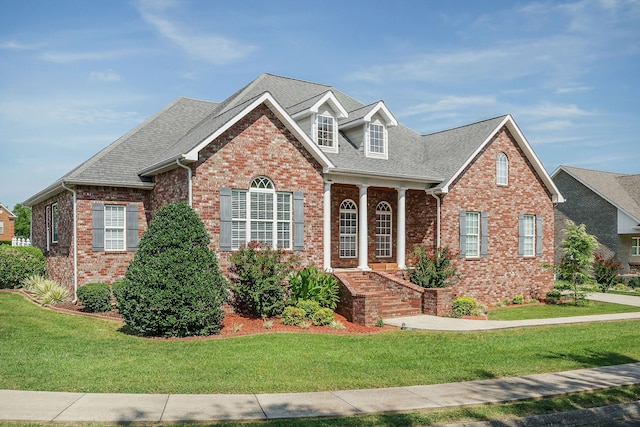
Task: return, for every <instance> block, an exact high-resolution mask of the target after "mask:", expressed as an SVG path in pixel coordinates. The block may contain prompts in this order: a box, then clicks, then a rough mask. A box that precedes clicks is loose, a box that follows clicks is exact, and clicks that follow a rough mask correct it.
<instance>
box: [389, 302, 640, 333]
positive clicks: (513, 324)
mask: <svg viewBox="0 0 640 427" xmlns="http://www.w3.org/2000/svg"><path fill="white" fill-rule="evenodd" d="M588 299H590V300H593V301H602V302H610V303H615V304H624V305H631V306H636V307H640V297H635V296H627V295H615V294H602V293H594V294H591V295H589V297H588ZM629 319H640V309H638V312H636V313H617V314H598V315H593V316H573V317H556V318H551V319H530V320H467V319H455V318H449V317H437V316H428V315H420V316H408V317H396V318H393V319H385V321H384V323H386V324H387V325H392V326H398V327H403V326H404V328H406V329H418V330H431V331H485V330H492V329H508V328H521V327H524V326H544V325H562V324H570V323H586V322H602V321H610V320H629Z"/></svg>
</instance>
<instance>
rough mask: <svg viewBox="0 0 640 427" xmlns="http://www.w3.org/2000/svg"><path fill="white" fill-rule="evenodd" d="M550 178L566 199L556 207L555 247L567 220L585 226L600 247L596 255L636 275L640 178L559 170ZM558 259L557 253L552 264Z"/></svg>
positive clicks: (639, 262) (638, 268)
mask: <svg viewBox="0 0 640 427" xmlns="http://www.w3.org/2000/svg"><path fill="white" fill-rule="evenodd" d="M552 178H553V181H554V182H555V184H556V186H557V187H558V188H559V189H560V191H561V192H562V194H563V195H564V196H565V198H566V202H565V203H563V204H561V205H558V206H556V237H555V239H556V247H559V245H560V242H561V241H562V239H563V238H564V233H562V229H563V228H564V227H565V224H564V222H565V220H566V219H570V220H572V221H573V222H575V223H576V224H585V225H586V226H587V232H588V233H589V234H592V235H594V236H596V238H597V239H598V242H599V243H600V246H599V248H598V251H600V252H601V253H603V254H604V255H605V256H607V257H609V256H612V255H615V256H616V257H617V258H618V260H619V261H620V262H621V263H622V265H621V268H622V272H623V273H629V272H631V271H635V272H640V174H634V175H628V174H621V173H613V172H603V171H596V170H590V169H580V168H574V167H570V166H560V167H559V168H558V169H556V170H555V171H554V172H553V174H552ZM561 258H562V254H561V253H557V254H556V263H559V262H560V259H561Z"/></svg>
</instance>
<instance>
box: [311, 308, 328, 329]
mask: <svg viewBox="0 0 640 427" xmlns="http://www.w3.org/2000/svg"><path fill="white" fill-rule="evenodd" d="M308 317H309V318H310V319H311V322H312V323H313V324H314V325H316V326H324V325H329V324H331V322H333V320H334V317H333V310H331V309H330V308H326V307H323V308H321V309H319V310H318V311H316V312H315V313H313V315H311V316H308Z"/></svg>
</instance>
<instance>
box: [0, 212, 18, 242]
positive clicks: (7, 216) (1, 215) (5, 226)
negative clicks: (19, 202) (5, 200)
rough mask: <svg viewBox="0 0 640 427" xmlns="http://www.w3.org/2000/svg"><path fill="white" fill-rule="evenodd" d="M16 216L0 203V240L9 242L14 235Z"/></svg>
mask: <svg viewBox="0 0 640 427" xmlns="http://www.w3.org/2000/svg"><path fill="white" fill-rule="evenodd" d="M15 219H16V216H15V215H14V214H13V213H12V212H11V211H10V210H9V209H8V208H7V207H6V206H5V205H3V204H2V203H0V242H4V241H7V242H10V241H11V239H13V236H14V221H15Z"/></svg>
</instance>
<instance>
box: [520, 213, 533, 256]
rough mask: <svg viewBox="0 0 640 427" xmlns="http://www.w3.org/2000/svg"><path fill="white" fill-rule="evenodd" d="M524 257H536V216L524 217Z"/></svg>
mask: <svg viewBox="0 0 640 427" xmlns="http://www.w3.org/2000/svg"><path fill="white" fill-rule="evenodd" d="M522 219H523V222H522V230H523V233H522V234H523V236H522V238H523V246H522V254H523V256H529V257H530V256H535V254H536V217H535V215H523V217H522Z"/></svg>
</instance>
